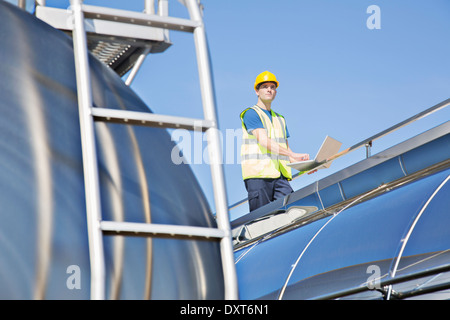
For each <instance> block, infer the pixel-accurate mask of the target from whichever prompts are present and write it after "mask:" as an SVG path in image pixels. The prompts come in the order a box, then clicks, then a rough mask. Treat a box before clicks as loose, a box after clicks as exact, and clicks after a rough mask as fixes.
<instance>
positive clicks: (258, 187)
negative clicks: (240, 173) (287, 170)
mask: <svg viewBox="0 0 450 320" xmlns="http://www.w3.org/2000/svg"><path fill="white" fill-rule="evenodd" d="M244 183H245V188H246V189H247V192H248V205H249V207H250V212H251V211H253V210H256V209H258V208H259V207H262V206H263V205H265V204H268V203H269V202H271V201H274V200H277V199H280V198H283V197H284V196H286V195H288V194H289V193H292V192H294V190H292V187H291V185H290V184H289V181H288V180H287V179H286V178H285V177H284V176H281V177H280V178H276V179H262V178H251V179H245V180H244Z"/></svg>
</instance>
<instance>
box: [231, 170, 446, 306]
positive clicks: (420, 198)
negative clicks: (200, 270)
mask: <svg viewBox="0 0 450 320" xmlns="http://www.w3.org/2000/svg"><path fill="white" fill-rule="evenodd" d="M449 177H450V169H446V170H443V171H440V172H438V173H435V174H433V175H430V176H428V177H425V178H422V179H420V180H417V181H414V182H412V183H409V184H406V185H404V186H400V187H398V188H395V189H393V190H391V191H388V192H386V193H383V194H381V195H379V196H377V197H374V198H372V199H369V200H367V201H364V202H362V203H360V204H357V205H355V206H352V207H349V208H347V209H345V210H343V211H341V212H340V213H338V214H336V215H331V216H328V217H325V218H322V219H320V220H317V221H314V222H312V223H309V224H307V225H305V226H302V227H299V228H296V229H294V230H292V231H289V232H287V233H284V234H281V235H279V236H276V237H274V238H272V239H270V241H267V240H266V241H261V242H259V243H257V244H256V245H253V246H250V247H248V248H244V249H242V250H239V251H237V252H236V257H237V259H238V262H237V264H236V267H237V273H238V278H239V288H240V296H241V298H243V299H259V298H264V299H313V298H320V297H322V296H326V295H329V294H333V293H335V292H342V291H345V290H347V289H349V288H355V287H361V286H370V285H372V283H371V282H370V281H371V280H373V279H374V274H375V273H377V274H378V275H379V277H381V278H379V279H378V281H380V279H381V280H384V279H389V277H394V275H395V276H397V277H399V276H403V275H409V274H411V273H414V272H418V271H424V270H428V269H429V268H432V267H436V266H441V265H446V264H449V261H450V230H449V228H448V225H449V224H450V209H449V208H450V198H449V194H450V181H449V180H450V179H449ZM268 256H270V259H267V257H268ZM449 278H450V274H449V273H448V272H441V273H439V274H437V275H434V276H430V277H426V278H422V279H419V280H416V281H412V282H411V281H410V282H403V283H401V284H397V285H395V286H394V292H396V291H405V290H417V289H418V288H421V287H422V286H425V287H426V286H429V285H435V284H442V283H444V284H446V283H448V281H449ZM262 279H264V281H262ZM444 289H445V288H444ZM447 289H448V285H447ZM449 296H450V291H449V290H447V291H445V290H444V291H441V292H439V293H438V294H435V295H434V296H432V297H433V298H440V299H442V298H448V297H449ZM349 298H357V299H369V298H370V299H377V298H382V293H381V292H380V291H377V290H370V291H369V290H367V291H365V292H362V293H359V294H358V295H353V296H350V297H349Z"/></svg>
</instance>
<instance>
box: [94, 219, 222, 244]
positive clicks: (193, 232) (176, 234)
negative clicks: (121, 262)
mask: <svg viewBox="0 0 450 320" xmlns="http://www.w3.org/2000/svg"><path fill="white" fill-rule="evenodd" d="M100 229H101V230H103V232H105V233H106V234H110V235H111V234H119V235H129V236H158V237H170V238H189V239H191V238H201V239H206V240H217V239H219V240H220V239H222V238H223V237H224V236H225V233H224V232H223V231H222V230H220V229H216V228H205V227H192V226H179V225H167V224H151V223H139V222H117V221H101V222H100Z"/></svg>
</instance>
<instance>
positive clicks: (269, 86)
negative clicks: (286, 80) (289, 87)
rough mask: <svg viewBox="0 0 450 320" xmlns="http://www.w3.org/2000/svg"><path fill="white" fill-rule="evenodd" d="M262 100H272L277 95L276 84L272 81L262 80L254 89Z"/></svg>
mask: <svg viewBox="0 0 450 320" xmlns="http://www.w3.org/2000/svg"><path fill="white" fill-rule="evenodd" d="M256 94H257V95H258V97H260V98H261V100H262V101H273V100H274V99H275V97H276V95H277V86H276V85H275V83H273V82H264V83H262V84H261V85H260V86H259V89H258V90H256Z"/></svg>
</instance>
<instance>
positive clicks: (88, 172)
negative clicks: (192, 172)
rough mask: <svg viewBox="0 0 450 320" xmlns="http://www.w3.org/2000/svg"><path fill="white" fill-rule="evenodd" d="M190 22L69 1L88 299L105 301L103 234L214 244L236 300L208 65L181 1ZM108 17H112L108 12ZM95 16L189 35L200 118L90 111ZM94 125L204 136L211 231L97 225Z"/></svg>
mask: <svg viewBox="0 0 450 320" xmlns="http://www.w3.org/2000/svg"><path fill="white" fill-rule="evenodd" d="M184 5H185V6H186V7H187V9H188V11H189V14H190V19H180V18H171V17H161V16H156V15H148V14H143V13H135V12H127V11H123V10H115V11H114V10H112V9H108V8H101V7H93V6H86V5H83V4H82V0H71V9H72V14H73V24H74V25H73V44H74V57H75V68H76V81H77V95H78V106H79V118H80V131H81V143H82V154H83V170H84V179H85V196H86V214H87V226H88V237H89V256H90V265H91V299H104V298H105V257H104V251H103V235H104V234H115V235H137V234H139V235H144V236H149V237H151V236H169V237H174V238H188V239H205V240H215V241H220V250H221V258H222V269H223V275H224V288H225V293H224V296H225V299H230V300H231V299H238V290H237V278H236V271H235V265H234V257H233V247H232V239H231V231H230V223H229V219H228V207H227V199H226V192H225V183H224V177H223V168H222V165H221V150H220V140H219V133H218V130H217V119H216V111H215V102H214V96H213V88H212V79H211V71H210V61H209V56H208V48H207V42H206V35H205V30H204V26H203V22H202V17H201V12H200V8H199V4H198V3H197V0H185V1H184ZM113 13H114V14H113ZM87 16H95V17H96V18H97V19H105V20H109V21H118V20H124V19H128V20H132V21H135V22H136V23H140V24H142V25H145V24H147V25H151V26H152V27H157V28H162V29H165V30H166V29H169V30H179V31H180V30H181V31H187V32H192V33H193V35H194V40H195V46H196V52H197V63H198V70H199V78H200V87H201V93H202V103H203V111H204V114H205V119H191V118H181V117H173V116H166V115H157V114H151V113H146V112H134V111H124V110H112V109H104V108H95V107H93V101H92V91H91V90H92V88H91V82H90V75H89V61H88V49H87V36H86V30H85V18H86V17H87ZM94 121H108V122H116V123H117V122H119V123H124V124H128V125H133V124H137V123H138V124H139V125H147V126H160V127H169V128H180V127H181V128H186V129H190V130H197V131H202V132H206V134H207V135H208V150H209V157H210V162H211V163H210V165H211V175H212V182H213V187H214V201H215V205H216V212H217V213H216V221H217V228H206V227H193V226H179V225H161V224H149V223H130V222H115V221H103V220H102V214H101V205H100V190H99V188H100V183H99V175H98V163H97V155H96V146H95V130H94Z"/></svg>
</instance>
